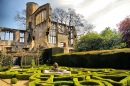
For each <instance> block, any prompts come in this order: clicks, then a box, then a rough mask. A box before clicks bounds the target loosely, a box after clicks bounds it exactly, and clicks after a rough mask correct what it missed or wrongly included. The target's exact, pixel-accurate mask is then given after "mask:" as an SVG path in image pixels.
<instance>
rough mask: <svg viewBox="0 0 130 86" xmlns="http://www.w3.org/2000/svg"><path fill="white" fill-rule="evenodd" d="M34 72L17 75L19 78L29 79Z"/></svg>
mask: <svg viewBox="0 0 130 86" xmlns="http://www.w3.org/2000/svg"><path fill="white" fill-rule="evenodd" d="M31 75H33V74H16V75H15V77H16V78H17V79H19V80H29V77H30V76H31Z"/></svg>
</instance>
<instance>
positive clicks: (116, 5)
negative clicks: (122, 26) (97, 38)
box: [0, 0, 130, 32]
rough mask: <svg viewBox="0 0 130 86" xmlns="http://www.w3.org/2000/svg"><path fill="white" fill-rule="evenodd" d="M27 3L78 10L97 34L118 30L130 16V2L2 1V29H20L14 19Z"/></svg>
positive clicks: (80, 0) (0, 12)
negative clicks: (112, 29)
mask: <svg viewBox="0 0 130 86" xmlns="http://www.w3.org/2000/svg"><path fill="white" fill-rule="evenodd" d="M27 2H36V3H38V5H39V6H41V5H43V4H46V3H50V4H51V7H52V9H54V8H57V7H58V8H63V9H67V8H69V7H71V8H73V9H76V12H77V13H80V14H82V15H83V16H84V17H85V19H86V20H87V21H88V22H90V23H92V24H94V25H95V26H96V27H95V28H94V31H97V32H100V31H102V30H103V29H104V28H105V27H108V26H109V27H111V28H116V29H117V26H116V24H118V23H119V22H120V21H121V20H123V19H124V18H125V17H126V16H128V15H130V0H1V1H0V27H9V28H14V29H20V28H19V26H18V24H17V23H16V22H15V21H14V19H13V18H14V16H15V14H16V11H22V10H23V9H25V8H26V3H27Z"/></svg>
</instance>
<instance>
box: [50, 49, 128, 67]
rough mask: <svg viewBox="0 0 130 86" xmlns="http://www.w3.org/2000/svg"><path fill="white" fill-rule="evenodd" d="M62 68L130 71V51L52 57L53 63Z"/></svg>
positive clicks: (108, 51) (78, 53) (94, 52)
mask: <svg viewBox="0 0 130 86" xmlns="http://www.w3.org/2000/svg"><path fill="white" fill-rule="evenodd" d="M54 62H57V63H58V64H59V65H60V66H70V67H87V68H116V69H130V50H129V49H127V50H124V49H120V50H104V51H90V52H77V53H72V54H59V55H53V56H52V63H54Z"/></svg>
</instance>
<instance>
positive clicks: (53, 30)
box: [48, 23, 56, 44]
mask: <svg viewBox="0 0 130 86" xmlns="http://www.w3.org/2000/svg"><path fill="white" fill-rule="evenodd" d="M48 40H49V43H52V44H56V25H55V24H53V23H51V28H50V30H49V35H48Z"/></svg>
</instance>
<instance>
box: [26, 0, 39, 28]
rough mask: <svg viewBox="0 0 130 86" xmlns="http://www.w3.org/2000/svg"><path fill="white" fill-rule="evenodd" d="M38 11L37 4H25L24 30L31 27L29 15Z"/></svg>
mask: <svg viewBox="0 0 130 86" xmlns="http://www.w3.org/2000/svg"><path fill="white" fill-rule="evenodd" d="M37 9H38V4H37V3H35V2H28V3H27V4H26V29H28V28H30V27H31V25H32V20H31V15H32V14H33V13H34V12H35V11H36V10H37Z"/></svg>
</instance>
